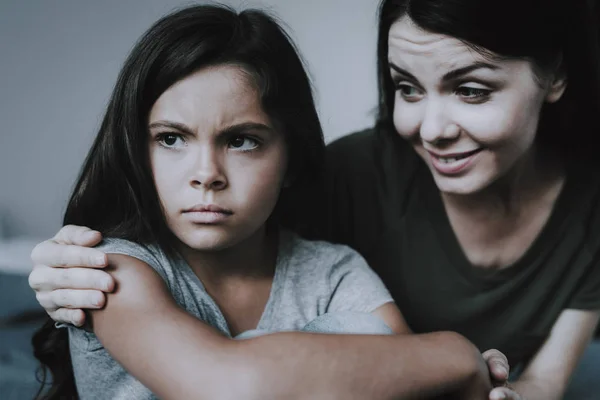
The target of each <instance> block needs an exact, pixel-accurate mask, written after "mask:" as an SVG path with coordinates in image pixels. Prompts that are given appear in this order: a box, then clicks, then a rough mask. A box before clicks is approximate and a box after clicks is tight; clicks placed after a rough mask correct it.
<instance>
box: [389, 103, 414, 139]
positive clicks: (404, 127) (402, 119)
mask: <svg viewBox="0 0 600 400" xmlns="http://www.w3.org/2000/svg"><path fill="white" fill-rule="evenodd" d="M394 127H395V128H396V132H397V133H398V134H399V135H400V136H401V137H403V138H405V139H410V138H412V137H414V136H415V135H418V133H419V118H418V112H417V110H411V109H410V108H409V107H402V108H398V107H397V108H396V109H395V110H394Z"/></svg>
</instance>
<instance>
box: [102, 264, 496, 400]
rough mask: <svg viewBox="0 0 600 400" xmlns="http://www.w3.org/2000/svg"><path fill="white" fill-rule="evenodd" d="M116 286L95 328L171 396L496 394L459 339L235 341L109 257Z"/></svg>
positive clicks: (142, 376)
mask: <svg viewBox="0 0 600 400" xmlns="http://www.w3.org/2000/svg"><path fill="white" fill-rule="evenodd" d="M108 261H109V272H110V273H111V275H112V276H113V277H114V279H115V282H116V286H117V289H116V291H115V292H114V293H112V294H109V295H108V296H107V302H106V306H105V308H104V309H102V310H96V311H92V312H91V318H92V322H93V328H94V332H95V333H96V335H97V337H98V338H99V340H100V341H101V342H102V344H103V345H104V347H105V348H106V349H107V350H108V352H109V353H110V354H111V355H112V356H113V357H114V358H115V359H116V360H117V361H118V362H119V363H121V364H122V365H123V366H124V367H125V368H126V369H127V370H128V371H129V372H130V373H131V374H132V375H134V376H135V377H136V378H138V379H139V380H140V381H141V382H142V383H144V384H145V385H146V386H147V387H149V388H150V389H151V390H152V391H153V392H154V393H155V394H156V395H158V396H159V397H161V398H164V399H182V398H208V399H240V398H244V399H282V398H285V399H295V398H302V399H306V398H327V399H338V398H339V399H342V398H343V399H360V400H364V399H403V398H411V397H415V396H417V397H427V396H434V395H437V394H441V393H445V392H450V391H456V390H459V389H465V388H466V389H468V390H469V393H470V394H469V395H468V397H466V398H469V399H484V398H486V397H487V393H488V392H489V389H490V383H489V378H488V376H487V367H486V365H485V363H484V361H483V359H482V357H481V355H480V354H479V352H478V350H477V349H476V348H475V347H474V346H473V345H472V344H471V343H470V342H469V341H467V340H466V339H464V338H463V337H462V336H460V335H458V334H456V333H445V332H440V333H433V334H426V335H395V336H371V335H363V336H361V335H318V334H309V333H292V332H290V333H277V334H271V335H267V336H261V337H258V338H255V339H247V340H241V341H236V340H231V339H227V338H225V337H223V336H222V335H221V334H220V333H218V332H217V331H216V330H214V329H212V328H211V327H209V326H208V325H206V324H205V323H203V322H202V321H200V320H198V319H196V318H195V317H193V316H192V315H190V314H188V313H187V312H186V311H185V310H183V309H181V308H180V307H179V306H178V305H177V304H176V303H175V301H174V300H173V298H172V297H171V295H170V293H169V291H168V289H167V288H166V286H165V284H164V282H163V280H162V279H161V278H160V276H158V274H157V273H156V272H155V271H154V270H153V269H152V268H150V267H149V266H147V265H146V264H144V263H143V262H141V261H139V260H137V259H134V258H132V257H128V256H123V255H109V256H108Z"/></svg>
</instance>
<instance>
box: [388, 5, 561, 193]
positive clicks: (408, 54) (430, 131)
mask: <svg viewBox="0 0 600 400" xmlns="http://www.w3.org/2000/svg"><path fill="white" fill-rule="evenodd" d="M388 57H389V64H390V73H391V77H392V80H393V82H394V84H395V86H396V95H395V105H394V126H395V127H396V130H397V132H398V134H400V135H401V136H402V137H403V138H405V139H407V140H408V141H409V142H410V143H411V144H412V145H413V147H414V148H415V150H416V151H417V153H418V154H419V155H420V156H421V157H422V158H423V159H424V160H425V162H426V163H427V165H428V166H429V168H430V170H431V172H432V174H433V177H434V179H435V181H436V184H437V186H438V188H439V189H440V190H441V191H442V192H446V193H456V194H469V193H475V192H477V191H480V190H482V189H485V188H486V187H488V186H489V185H490V184H492V183H493V182H495V181H496V180H497V179H498V178H500V177H501V176H503V175H504V174H506V173H507V172H508V171H509V170H511V169H512V168H513V167H514V166H515V165H516V164H517V162H518V161H519V160H522V159H524V156H526V155H527V154H528V153H529V152H530V150H531V148H532V146H533V142H534V138H535V135H536V131H537V127H538V120H539V116H540V110H541V108H542V105H543V103H544V102H546V101H547V102H555V101H558V100H559V99H560V97H561V95H562V93H563V91H564V88H565V82H564V80H555V81H554V82H551V83H550V84H542V83H541V82H539V81H538V80H536V77H535V76H534V72H533V70H532V65H531V63H530V62H528V61H524V60H493V61H492V60H490V57H483V56H482V55H481V54H479V53H477V52H476V51H474V50H473V49H472V48H470V47H469V46H467V45H466V44H464V43H463V42H461V41H460V40H458V39H455V38H453V37H450V36H445V35H440V34H434V33H430V32H427V31H424V30H422V29H421V28H419V27H418V26H416V25H415V24H414V23H413V22H412V21H411V20H410V19H409V18H408V17H403V18H401V19H400V20H398V21H397V22H395V23H394V24H393V25H392V27H391V29H390V32H389V53H388Z"/></svg>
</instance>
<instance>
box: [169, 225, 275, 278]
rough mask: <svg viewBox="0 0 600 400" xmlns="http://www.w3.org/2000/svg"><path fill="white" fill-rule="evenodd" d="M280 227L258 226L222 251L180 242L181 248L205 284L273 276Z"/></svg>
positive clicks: (191, 266)
mask: <svg viewBox="0 0 600 400" xmlns="http://www.w3.org/2000/svg"><path fill="white" fill-rule="evenodd" d="M278 237H279V235H278V231H277V230H273V232H269V234H267V229H266V228H265V227H263V228H261V229H259V230H258V231H257V232H255V233H254V234H252V235H251V236H250V237H248V238H247V239H245V240H243V241H241V242H240V243H238V244H236V245H234V246H232V247H229V248H227V249H223V250H219V251H211V252H208V251H198V250H195V249H192V248H190V247H188V246H185V245H183V244H182V245H181V246H180V247H179V248H178V250H179V252H180V254H181V255H182V257H183V258H184V259H185V261H186V262H187V263H188V265H189V266H190V268H191V269H192V270H193V271H194V273H195V274H196V276H198V278H200V280H201V281H202V282H203V283H204V285H205V286H212V287H218V286H221V285H224V284H227V283H228V282H231V281H232V280H235V281H238V280H262V279H265V278H269V279H270V278H272V277H273V274H274V271H275V264H276V261H277V249H278V242H279V240H278Z"/></svg>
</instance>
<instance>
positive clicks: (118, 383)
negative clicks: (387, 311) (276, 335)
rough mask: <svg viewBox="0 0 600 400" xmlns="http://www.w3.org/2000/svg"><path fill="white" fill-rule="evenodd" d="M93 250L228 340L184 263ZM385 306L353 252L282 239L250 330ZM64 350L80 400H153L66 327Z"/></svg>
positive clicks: (134, 252) (286, 235)
mask: <svg viewBox="0 0 600 400" xmlns="http://www.w3.org/2000/svg"><path fill="white" fill-rule="evenodd" d="M97 248H98V249H100V250H102V251H104V252H106V253H113V254H125V255H128V256H132V257H135V258H137V259H139V260H141V261H143V262H145V263H147V264H148V265H149V266H150V267H151V268H153V269H154V270H155V271H156V272H157V273H158V274H159V275H160V276H161V277H162V278H163V279H164V281H165V282H166V284H167V286H168V288H169V290H170V292H171V294H172V295H173V298H174V299H175V300H176V301H177V303H178V304H179V305H180V306H181V307H183V308H185V309H186V310H187V311H188V312H189V313H190V314H192V315H194V316H196V317H197V318H199V319H201V320H203V321H204V322H206V323H207V324H209V325H211V326H213V327H215V328H216V329H218V330H219V331H220V332H221V333H222V334H223V335H225V336H227V337H231V334H230V332H229V329H228V326H227V322H226V320H225V318H224V317H223V314H222V313H221V311H220V310H219V308H218V307H217V305H216V303H215V302H214V300H213V299H212V298H211V297H210V295H209V294H208V293H207V292H206V290H205V289H204V286H203V285H202V282H201V281H200V280H199V279H198V277H197V276H196V275H195V274H194V272H193V271H192V269H191V268H190V267H189V265H188V264H187V263H186V262H185V261H184V260H182V259H172V258H169V257H167V256H166V255H165V253H164V252H162V251H161V250H160V248H158V247H156V246H146V247H145V246H141V245H139V244H136V243H132V242H129V241H126V240H121V239H105V240H104V241H103V242H102V243H101V244H100V245H99V246H98V247H97ZM391 301H393V300H392V297H391V296H390V294H389V292H388V291H387V289H386V288H385V286H384V284H383V282H382V281H381V280H380V279H379V277H378V276H377V275H376V274H375V273H374V272H373V271H372V270H371V269H370V268H369V266H368V265H367V264H366V262H365V260H364V259H363V258H362V257H361V256H360V255H359V254H358V253H357V252H356V251H354V250H352V249H350V248H349V247H346V246H343V245H334V244H330V243H326V242H317V241H307V240H304V239H302V238H300V237H299V236H297V235H296V234H293V233H291V232H288V231H282V232H281V234H280V240H279V250H278V256H277V265H276V268H275V275H274V277H273V284H272V287H271V293H270V296H269V299H268V301H267V304H266V306H265V310H264V312H263V314H262V317H261V318H260V321H259V323H258V326H257V329H259V330H261V331H266V332H280V331H289V330H301V329H302V328H303V327H304V326H305V325H307V324H308V323H309V322H311V321H312V320H314V319H315V318H317V317H319V316H321V315H324V314H326V313H332V312H338V311H354V312H364V313H369V312H372V311H373V310H375V309H376V308H378V307H380V306H381V305H383V304H385V303H388V302H391ZM69 342H70V349H71V359H72V362H73V369H74V372H75V382H76V385H77V390H78V392H79V396H80V398H81V399H82V400H85V399H115V400H118V399H155V398H156V397H155V396H154V395H153V394H152V393H151V392H150V390H149V389H147V388H146V387H144V386H143V385H142V384H141V383H140V382H139V381H138V380H137V379H136V378H134V377H133V376H132V375H130V374H129V373H128V372H127V371H126V370H125V369H124V368H123V367H122V366H121V365H120V364H119V363H118V362H117V361H115V360H114V359H113V358H112V357H111V356H110V354H109V353H108V352H107V350H106V349H105V348H104V347H103V346H102V344H101V343H100V341H99V340H98V338H97V337H96V335H94V334H93V333H90V332H87V331H85V330H83V329H79V328H76V327H74V326H69Z"/></svg>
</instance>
